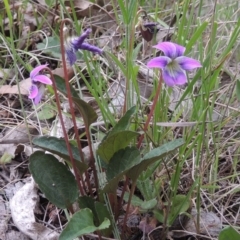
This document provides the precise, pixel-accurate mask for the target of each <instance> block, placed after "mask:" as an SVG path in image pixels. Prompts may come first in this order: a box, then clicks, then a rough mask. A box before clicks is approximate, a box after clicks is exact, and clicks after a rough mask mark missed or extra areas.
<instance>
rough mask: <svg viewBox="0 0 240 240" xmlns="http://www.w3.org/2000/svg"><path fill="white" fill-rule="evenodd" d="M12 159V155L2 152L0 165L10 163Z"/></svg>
mask: <svg viewBox="0 0 240 240" xmlns="http://www.w3.org/2000/svg"><path fill="white" fill-rule="evenodd" d="M14 157H15V156H14V155H12V154H10V153H8V152H4V154H3V155H2V156H1V158H0V165H5V164H7V163H10V162H11V161H12V159H13V158H14Z"/></svg>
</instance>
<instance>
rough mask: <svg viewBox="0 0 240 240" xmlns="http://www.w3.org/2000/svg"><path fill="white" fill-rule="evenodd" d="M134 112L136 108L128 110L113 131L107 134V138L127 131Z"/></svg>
mask: <svg viewBox="0 0 240 240" xmlns="http://www.w3.org/2000/svg"><path fill="white" fill-rule="evenodd" d="M135 112H136V106H133V107H132V108H130V109H129V110H128V111H127V112H126V113H125V115H124V116H123V117H122V118H121V119H120V120H119V121H118V122H117V124H116V125H115V126H114V127H113V129H112V130H111V131H110V132H109V135H108V136H111V135H113V134H114V133H116V132H121V131H124V130H127V129H128V128H129V126H130V123H131V118H132V115H133V114H134V113H135Z"/></svg>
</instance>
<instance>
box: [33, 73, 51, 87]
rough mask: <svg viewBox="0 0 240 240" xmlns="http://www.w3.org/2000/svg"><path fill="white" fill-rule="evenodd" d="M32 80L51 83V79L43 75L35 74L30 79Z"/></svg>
mask: <svg viewBox="0 0 240 240" xmlns="http://www.w3.org/2000/svg"><path fill="white" fill-rule="evenodd" d="M32 80H33V81H34V82H41V83H44V84H47V85H52V80H51V79H50V78H49V77H47V76H45V75H37V76H35V77H34V78H33V79H32Z"/></svg>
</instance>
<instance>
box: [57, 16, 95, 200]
mask: <svg viewBox="0 0 240 240" xmlns="http://www.w3.org/2000/svg"><path fill="white" fill-rule="evenodd" d="M66 23H72V22H71V20H69V19H64V20H62V22H61V26H60V48H61V52H62V60H63V71H64V78H65V83H66V90H67V95H68V100H69V107H70V112H71V116H72V121H73V127H74V133H75V135H76V140H77V145H78V149H79V155H80V157H81V159H82V161H83V162H84V155H83V151H82V146H81V143H80V140H79V135H78V128H77V122H76V116H75V112H74V108H73V100H72V96H71V90H70V84H69V79H68V71H67V64H66V58H65V52H66V53H67V51H68V50H70V48H68V47H69V46H66V34H64V25H65V24H66ZM88 34H89V33H88ZM85 38H86V37H85V36H84V37H83V38H82V39H83V40H82V42H83V41H84V39H85ZM80 43H81V42H78V44H80ZM70 47H71V45H70ZM71 49H73V53H74V54H73V55H71V54H70V55H69V56H74V55H75V54H76V50H74V48H73V47H71ZM69 56H68V53H67V57H68V58H69ZM75 56H76V55H75ZM71 59H72V58H70V59H69V60H70V63H71ZM74 59H75V58H74ZM83 121H84V123H85V127H86V135H87V139H88V145H89V149H90V156H91V161H90V162H91V165H92V168H93V174H94V180H95V187H96V188H97V189H98V179H97V172H96V167H95V164H94V156H93V150H92V144H91V139H90V132H89V126H88V124H86V119H85V118H84V117H83ZM66 140H67V139H66ZM85 174H86V176H87V177H86V180H87V185H88V189H89V191H90V194H91V196H93V190H92V186H91V184H90V180H89V179H90V178H89V174H88V171H86V172H85ZM83 184H84V185H85V182H84V181H83Z"/></svg>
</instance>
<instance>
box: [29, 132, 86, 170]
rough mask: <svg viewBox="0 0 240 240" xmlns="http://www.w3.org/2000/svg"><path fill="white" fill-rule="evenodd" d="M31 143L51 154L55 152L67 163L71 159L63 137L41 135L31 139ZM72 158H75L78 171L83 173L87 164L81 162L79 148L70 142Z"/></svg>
mask: <svg viewBox="0 0 240 240" xmlns="http://www.w3.org/2000/svg"><path fill="white" fill-rule="evenodd" d="M33 143H34V144H35V145H37V146H39V147H41V148H42V149H44V150H46V151H49V152H51V153H53V154H56V155H58V156H60V157H61V158H63V159H64V160H66V161H67V162H68V163H69V164H71V160H70V157H69V153H68V149H67V145H66V141H65V140H64V139H59V138H56V137H50V136H41V137H36V138H34V139H33ZM70 147H71V150H72V154H73V159H74V160H75V163H76V166H77V168H78V170H79V172H80V173H83V172H84V171H85V170H86V169H87V168H88V166H87V164H85V163H83V162H82V160H81V159H80V156H79V150H78V148H77V147H75V146H73V145H72V144H70Z"/></svg>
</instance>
